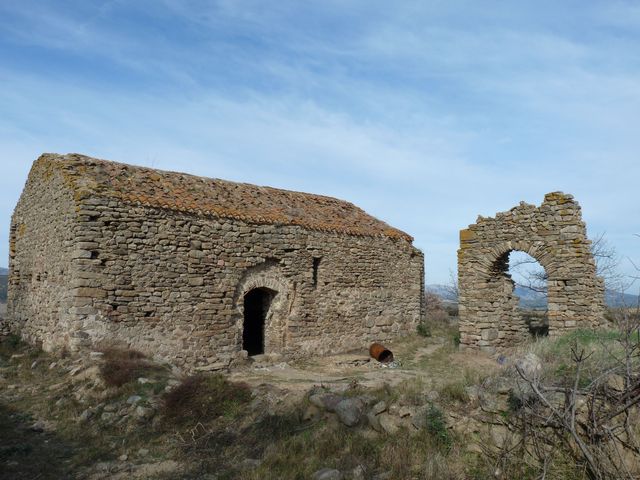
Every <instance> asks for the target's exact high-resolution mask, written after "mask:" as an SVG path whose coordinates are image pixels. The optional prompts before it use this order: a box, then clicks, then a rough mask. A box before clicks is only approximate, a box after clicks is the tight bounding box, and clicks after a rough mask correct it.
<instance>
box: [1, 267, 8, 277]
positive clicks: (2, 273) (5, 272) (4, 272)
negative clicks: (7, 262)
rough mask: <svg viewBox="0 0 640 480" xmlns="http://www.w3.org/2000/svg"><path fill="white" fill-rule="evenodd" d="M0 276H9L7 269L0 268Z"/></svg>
mask: <svg viewBox="0 0 640 480" xmlns="http://www.w3.org/2000/svg"><path fill="white" fill-rule="evenodd" d="M0 275H9V269H8V268H4V267H0Z"/></svg>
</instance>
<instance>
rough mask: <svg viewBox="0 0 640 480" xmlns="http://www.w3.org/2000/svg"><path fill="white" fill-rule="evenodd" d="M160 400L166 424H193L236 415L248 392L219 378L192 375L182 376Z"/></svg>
mask: <svg viewBox="0 0 640 480" xmlns="http://www.w3.org/2000/svg"><path fill="white" fill-rule="evenodd" d="M162 400H163V401H162V411H161V413H162V416H163V418H164V419H165V421H166V422H169V423H173V424H185V423H192V424H195V423H198V422H203V421H206V420H210V419H215V418H216V417H219V416H221V415H227V416H235V415H237V414H238V413H239V412H240V411H241V410H242V409H243V407H244V406H246V404H247V403H248V402H249V401H250V400H251V390H250V389H249V387H248V386H247V385H246V384H243V383H232V382H229V381H228V380H227V379H225V378H224V377H223V376H222V375H210V376H204V375H196V376H190V377H186V378H185V379H184V380H183V381H182V383H180V385H178V386H176V387H175V388H173V389H172V390H170V391H169V392H168V393H166V394H165V395H164V396H163V399H162Z"/></svg>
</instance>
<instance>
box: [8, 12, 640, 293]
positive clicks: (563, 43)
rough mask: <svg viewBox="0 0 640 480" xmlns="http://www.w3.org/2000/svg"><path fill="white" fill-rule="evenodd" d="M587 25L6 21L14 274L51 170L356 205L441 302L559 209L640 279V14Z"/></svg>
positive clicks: (586, 17)
mask: <svg viewBox="0 0 640 480" xmlns="http://www.w3.org/2000/svg"><path fill="white" fill-rule="evenodd" d="M543 3H544V2H543ZM580 5H581V6H582V8H580V9H577V10H576V9H575V8H573V7H575V5H574V6H573V7H572V6H571V5H557V4H556V3H553V2H547V3H545V4H544V5H538V4H537V5H536V8H533V7H532V8H530V9H526V7H522V6H518V7H516V6H506V5H504V3H501V2H496V3H494V4H491V3H489V4H483V5H482V8H481V7H480V6H479V5H477V4H475V3H464V4H462V5H461V4H454V3H443V2H434V3H430V4H429V5H425V4H424V2H417V1H416V2H403V3H402V4H398V5H394V7H393V8H391V7H390V6H389V4H388V3H383V2H364V1H362V2H360V1H353V2H333V1H331V2H318V3H308V2H305V3H300V2H288V1H284V2H276V3H275V4H273V5H270V7H269V8H268V9H265V8H264V4H263V3H262V2H231V1H219V2H204V1H191V2H182V1H181V2H178V1H176V0H164V1H163V2H155V1H154V2H151V1H149V2H137V3H136V4H135V5H132V4H130V3H129V2H119V1H112V2H103V3H94V2H77V1H72V0H69V1H67V2H66V3H63V4H62V7H61V6H60V4H58V3H56V4H54V3H53V2H51V3H47V2H37V3H36V2H30V1H29V0H25V1H24V2H14V3H11V4H3V5H2V6H0V60H2V61H1V63H0V81H2V83H3V89H2V90H0V110H1V111H2V112H3V115H2V116H0V155H1V158H2V159H3V160H2V162H3V163H2V164H3V167H4V169H5V170H8V173H7V174H6V175H5V176H3V178H0V205H1V207H0V218H4V219H5V220H4V224H5V225H6V226H7V227H6V228H3V229H0V258H6V254H7V253H6V237H7V230H8V222H9V220H8V217H9V215H10V211H11V209H12V208H13V205H14V204H15V201H16V200H17V197H18V195H19V193H20V187H21V185H22V183H23V181H24V178H25V175H26V171H27V170H28V167H29V164H30V162H31V161H32V160H33V159H34V158H35V157H37V155H38V154H39V153H41V152H42V151H60V152H67V151H80V152H82V153H87V154H91V155H94V156H98V157H102V158H109V159H113V160H119V161H126V162H130V163H138V164H146V165H153V166H156V167H158V168H164V169H171V170H183V171H189V172H192V173H196V174H199V175H206V176H214V177H222V178H229V179H234V180H239V181H248V182H252V183H259V184H271V185H275V186H280V187H284V188H292V189H296V190H306V191H314V192H318V193H324V194H328V195H335V196H339V197H342V198H346V199H348V200H350V201H353V202H355V203H357V204H359V205H361V206H362V207H364V208H365V209H367V210H369V211H370V212H371V213H373V214H375V215H378V216H380V217H381V218H383V219H384V220H386V221H388V222H390V223H392V224H393V225H395V226H398V227H400V228H403V229H404V230H406V231H408V232H409V233H411V234H412V235H414V236H415V237H416V244H417V245H418V246H419V247H421V248H423V249H424V250H425V251H426V253H427V255H428V256H427V274H428V276H429V279H428V281H430V282H439V281H446V280H447V279H448V272H449V269H450V268H452V267H454V266H455V251H456V249H457V232H458V230H459V229H460V228H464V227H465V226H466V225H467V224H469V223H473V222H474V221H475V218H476V215H477V214H482V215H492V214H493V213H495V212H496V211H499V210H505V209H508V208H510V207H511V206H513V205H515V204H517V202H518V201H520V200H526V201H528V202H531V203H539V202H540V201H541V200H542V197H543V195H544V193H545V192H547V191H552V190H559V189H560V190H566V191H568V192H571V193H574V194H575V196H576V198H578V200H579V201H580V202H581V204H582V205H583V207H584V213H585V218H586V220H587V221H588V223H589V225H590V229H591V230H592V231H593V232H599V231H607V232H608V234H609V235H610V237H611V238H612V239H615V243H616V245H617V246H618V248H619V250H621V252H622V253H623V254H625V255H629V256H632V257H634V258H638V257H640V255H638V254H636V252H638V251H640V249H638V246H637V243H638V242H637V240H636V239H634V238H633V237H632V236H631V233H634V232H640V220H638V215H637V213H638V211H637V201H636V199H635V198H634V197H636V196H637V193H636V192H637V178H638V174H639V173H640V166H639V165H638V162H637V155H636V152H637V151H638V150H639V147H640V140H639V139H638V138H636V137H637V134H636V132H635V130H636V128H635V123H636V118H635V117H636V116H637V111H638V110H639V107H640V92H639V90H638V89H637V85H638V80H640V78H639V77H640V62H639V56H638V55H639V54H638V53H637V51H636V50H635V49H631V48H626V46H628V45H631V44H634V42H635V43H637V41H638V34H637V33H636V31H635V30H633V29H631V28H628V27H627V25H628V24H629V22H633V18H634V13H633V12H634V11H635V10H634V8H633V6H632V5H630V4H626V3H617V4H608V3H603V4H599V3H597V2H595V3H589V4H588V5H587V4H582V3H581V4H580ZM1 263H2V261H0V264H1Z"/></svg>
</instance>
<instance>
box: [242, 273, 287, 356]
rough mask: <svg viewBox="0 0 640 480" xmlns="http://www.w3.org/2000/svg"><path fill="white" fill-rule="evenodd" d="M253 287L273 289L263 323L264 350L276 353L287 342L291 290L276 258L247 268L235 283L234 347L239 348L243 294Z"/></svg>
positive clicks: (255, 288) (252, 289)
mask: <svg viewBox="0 0 640 480" xmlns="http://www.w3.org/2000/svg"><path fill="white" fill-rule="evenodd" d="M257 289H267V290H269V291H271V292H273V293H272V299H271V301H270V306H269V311H268V312H267V314H266V319H265V324H264V329H265V330H264V352H265V353H279V352H281V351H282V350H283V349H284V348H285V346H286V344H287V325H288V322H287V320H288V316H289V313H290V311H291V303H292V301H293V296H294V293H293V289H292V288H291V287H290V285H289V282H288V281H287V280H286V279H285V277H284V275H283V274H282V271H281V269H280V267H279V264H278V262H277V261H266V262H264V263H262V264H260V265H257V266H255V267H251V268H249V269H247V270H246V271H245V272H244V273H243V275H242V278H241V279H240V281H239V282H238V284H237V286H236V290H235V294H234V299H233V304H234V309H235V310H236V312H237V316H236V322H235V326H236V331H237V345H238V349H241V348H242V332H243V322H244V297H245V295H247V294H248V293H249V292H251V291H254V290H257Z"/></svg>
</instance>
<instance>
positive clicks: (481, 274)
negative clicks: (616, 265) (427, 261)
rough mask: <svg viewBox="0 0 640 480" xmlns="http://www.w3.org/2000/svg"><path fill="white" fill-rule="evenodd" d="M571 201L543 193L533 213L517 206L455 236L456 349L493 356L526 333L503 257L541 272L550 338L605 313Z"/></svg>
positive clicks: (594, 323)
mask: <svg viewBox="0 0 640 480" xmlns="http://www.w3.org/2000/svg"><path fill="white" fill-rule="evenodd" d="M590 246H591V242H590V240H588V239H587V236H586V227H585V224H584V222H583V221H582V217H581V211H580V206H579V205H578V203H577V202H576V201H574V200H573V197H572V196H571V195H566V194H564V193H562V192H554V193H549V194H547V195H545V198H544V202H543V203H542V205H540V207H536V206H534V205H529V204H526V203H524V202H522V203H520V205H519V206H517V207H514V208H512V209H511V210H509V211H508V212H503V213H498V214H497V215H496V216H495V218H483V217H478V220H477V221H476V223H475V224H473V225H470V226H469V228H467V229H465V230H462V231H461V232H460V249H459V250H458V283H459V306H460V343H461V347H462V348H480V349H482V350H486V351H489V352H494V351H495V350H496V348H500V347H507V346H511V345H514V344H516V343H518V342H521V341H523V340H524V339H526V338H527V336H528V335H529V333H528V330H527V326H526V324H525V322H524V321H523V320H522V318H521V316H520V314H519V313H518V298H517V297H516V296H515V295H514V294H513V287H514V283H513V281H512V280H511V278H510V276H509V274H508V259H509V253H510V252H512V251H514V250H517V251H522V252H525V253H528V254H529V255H531V256H532V257H533V258H535V259H536V260H537V261H538V262H539V263H540V264H541V265H542V266H543V267H544V269H545V271H546V273H547V276H548V280H547V289H548V292H547V295H548V296H547V299H548V310H549V311H548V318H549V335H551V336H556V335H559V334H562V333H564V332H565V331H567V330H570V329H573V328H595V327H597V326H599V325H600V323H601V321H602V318H603V313H604V282H603V280H602V279H601V278H600V277H598V276H596V266H595V262H594V259H593V256H592V254H591V250H590Z"/></svg>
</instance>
